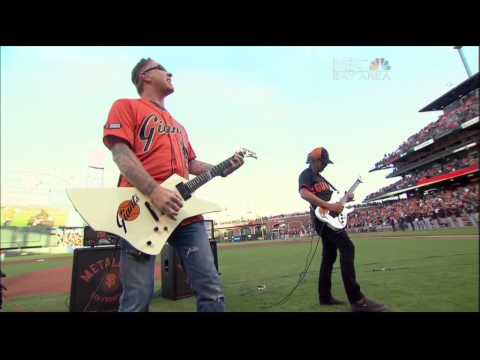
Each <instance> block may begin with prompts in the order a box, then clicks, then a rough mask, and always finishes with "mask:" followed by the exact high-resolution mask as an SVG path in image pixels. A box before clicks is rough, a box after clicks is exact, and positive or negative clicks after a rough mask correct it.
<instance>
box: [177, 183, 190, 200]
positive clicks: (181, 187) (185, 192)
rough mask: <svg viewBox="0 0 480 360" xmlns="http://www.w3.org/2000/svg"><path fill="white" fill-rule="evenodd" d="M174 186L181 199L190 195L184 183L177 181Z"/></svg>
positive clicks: (185, 198) (186, 198)
mask: <svg viewBox="0 0 480 360" xmlns="http://www.w3.org/2000/svg"><path fill="white" fill-rule="evenodd" d="M176 188H177V190H178V192H179V193H180V195H181V196H182V198H183V200H188V199H190V198H191V197H192V193H191V192H190V190H189V189H188V187H187V186H186V185H185V184H184V183H182V182H181V183H178V184H177V185H176Z"/></svg>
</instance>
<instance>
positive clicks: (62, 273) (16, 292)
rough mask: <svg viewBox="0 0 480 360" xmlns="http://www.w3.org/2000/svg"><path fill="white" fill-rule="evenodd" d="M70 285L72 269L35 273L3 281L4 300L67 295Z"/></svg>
mask: <svg viewBox="0 0 480 360" xmlns="http://www.w3.org/2000/svg"><path fill="white" fill-rule="evenodd" d="M161 275H162V271H161V268H160V265H156V267H155V279H159V278H160V277H161ZM71 284H72V267H71V266H66V267H62V268H57V269H49V270H42V271H37V272H34V273H30V274H25V275H21V276H17V277H14V278H13V279H8V278H6V279H5V286H6V287H7V289H8V290H7V291H5V299H6V300H9V299H14V298H17V297H28V296H37V295H51V294H68V293H70V287H71Z"/></svg>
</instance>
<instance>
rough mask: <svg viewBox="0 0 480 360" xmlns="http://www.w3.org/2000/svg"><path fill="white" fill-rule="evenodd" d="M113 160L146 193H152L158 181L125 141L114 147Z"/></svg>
mask: <svg viewBox="0 0 480 360" xmlns="http://www.w3.org/2000/svg"><path fill="white" fill-rule="evenodd" d="M112 154H113V161H115V163H116V164H117V166H118V168H119V169H120V172H121V173H122V174H123V176H125V177H126V178H127V180H128V181H129V182H130V183H131V184H132V185H133V186H135V187H136V188H137V189H138V190H140V191H141V192H142V193H143V194H145V195H150V194H151V193H152V192H153V190H154V189H155V187H156V186H157V182H156V181H155V179H153V178H152V177H151V176H150V175H149V174H148V173H147V171H146V170H145V169H144V168H143V165H142V163H141V162H140V160H138V158H137V157H136V156H135V154H134V153H133V151H132V150H131V149H130V148H129V147H128V145H126V144H124V143H118V144H115V145H114V146H113V147H112Z"/></svg>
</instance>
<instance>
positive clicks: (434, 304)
mask: <svg viewBox="0 0 480 360" xmlns="http://www.w3.org/2000/svg"><path fill="white" fill-rule="evenodd" d="M477 232H478V229H477V228H471V227H470V228H463V229H445V230H436V231H428V232H427V231H425V232H405V233H398V232H396V233H393V232H389V233H386V232H385V233H369V234H358V235H356V234H351V238H352V240H353V241H354V243H355V247H356V258H355V259H356V260H355V264H356V271H357V278H358V281H359V283H360V286H361V288H362V291H363V292H364V293H365V294H366V295H367V296H369V297H371V298H373V299H375V300H378V301H380V302H383V303H385V304H386V305H387V307H388V308H389V309H390V310H391V311H395V312H403V311H408V312H432V311H433V312H457V311H460V312H478V311H479V298H478V293H479V286H478V284H479V264H478V250H479V249H478V235H477ZM316 242H317V238H316V237H315V238H314V239H313V244H312V251H313V248H314V247H315V245H316ZM254 243H255V242H250V243H248V244H249V245H253V244H254ZM256 243H258V244H259V246H256V247H251V246H248V247H247V246H244V245H245V243H244V244H221V245H219V266H220V272H221V273H222V275H221V279H222V283H223V286H224V291H225V297H226V305H227V311H234V312H245V311H248V312H263V311H270V312H271V311H277V312H286V311H289V312H309V311H310V312H345V311H349V307H347V306H335V307H323V306H322V307H320V306H319V305H318V299H317V281H318V270H319V266H320V254H321V242H320V244H319V246H318V250H317V254H316V255H315V257H314V259H313V262H312V264H311V267H310V270H309V272H308V273H307V276H306V277H305V279H304V281H303V282H302V283H301V284H300V285H299V286H298V288H297V289H296V291H295V292H294V293H293V294H292V296H291V297H290V299H289V300H288V301H287V302H286V303H284V304H282V305H279V306H273V307H271V306H270V305H272V304H274V303H276V302H278V301H279V300H281V299H282V298H283V297H284V296H285V295H286V294H287V293H289V292H290V290H291V289H292V288H293V287H294V286H295V285H296V283H297V280H298V279H299V274H300V272H301V271H302V270H304V267H305V262H306V256H307V254H308V252H309V249H310V243H308V242H300V241H299V242H298V243H293V244H285V243H284V244H281V243H282V241H275V242H269V241H268V242H256ZM274 244H277V245H274ZM25 258H26V256H22V257H7V258H6V261H5V262H4V264H2V265H3V266H2V267H3V268H4V271H5V272H6V273H7V274H8V277H9V278H13V277H15V276H19V275H21V274H25V273H28V272H34V271H39V270H44V269H46V268H55V267H64V266H68V265H71V263H72V257H71V255H66V256H60V257H59V255H50V258H49V257H48V255H36V256H29V258H30V259H32V260H35V259H38V258H41V259H45V261H44V262H33V263H23V262H21V263H19V262H18V261H19V260H25ZM377 269H383V270H377ZM332 283H333V294H334V296H336V297H337V298H340V299H343V300H346V295H345V292H344V289H343V283H342V280H341V276H340V268H339V259H338V260H337V263H336V264H335V268H334V273H333V279H332ZM258 285H265V290H263V291H259V290H258V289H257V286H258ZM160 287H161V284H160V283H157V284H156V290H157V291H158V290H159V289H160ZM68 295H69V294H52V295H48V296H35V297H24V298H15V299H12V300H11V301H7V303H6V304H5V311H20V310H21V311H68V308H67V303H68ZM151 311H162V312H183V311H195V300H194V298H187V299H183V300H177V301H172V300H167V299H164V298H161V297H155V299H154V300H153V301H152V305H151Z"/></svg>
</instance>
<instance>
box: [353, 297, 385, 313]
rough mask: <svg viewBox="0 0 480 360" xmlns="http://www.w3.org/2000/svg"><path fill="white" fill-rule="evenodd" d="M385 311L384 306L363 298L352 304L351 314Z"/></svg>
mask: <svg viewBox="0 0 480 360" xmlns="http://www.w3.org/2000/svg"><path fill="white" fill-rule="evenodd" d="M385 310H386V308H385V305H383V304H379V303H376V302H375V301H373V300H370V299H367V298H365V297H364V298H363V299H361V300H359V301H357V302H356V303H353V304H352V312H382V311H385Z"/></svg>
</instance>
